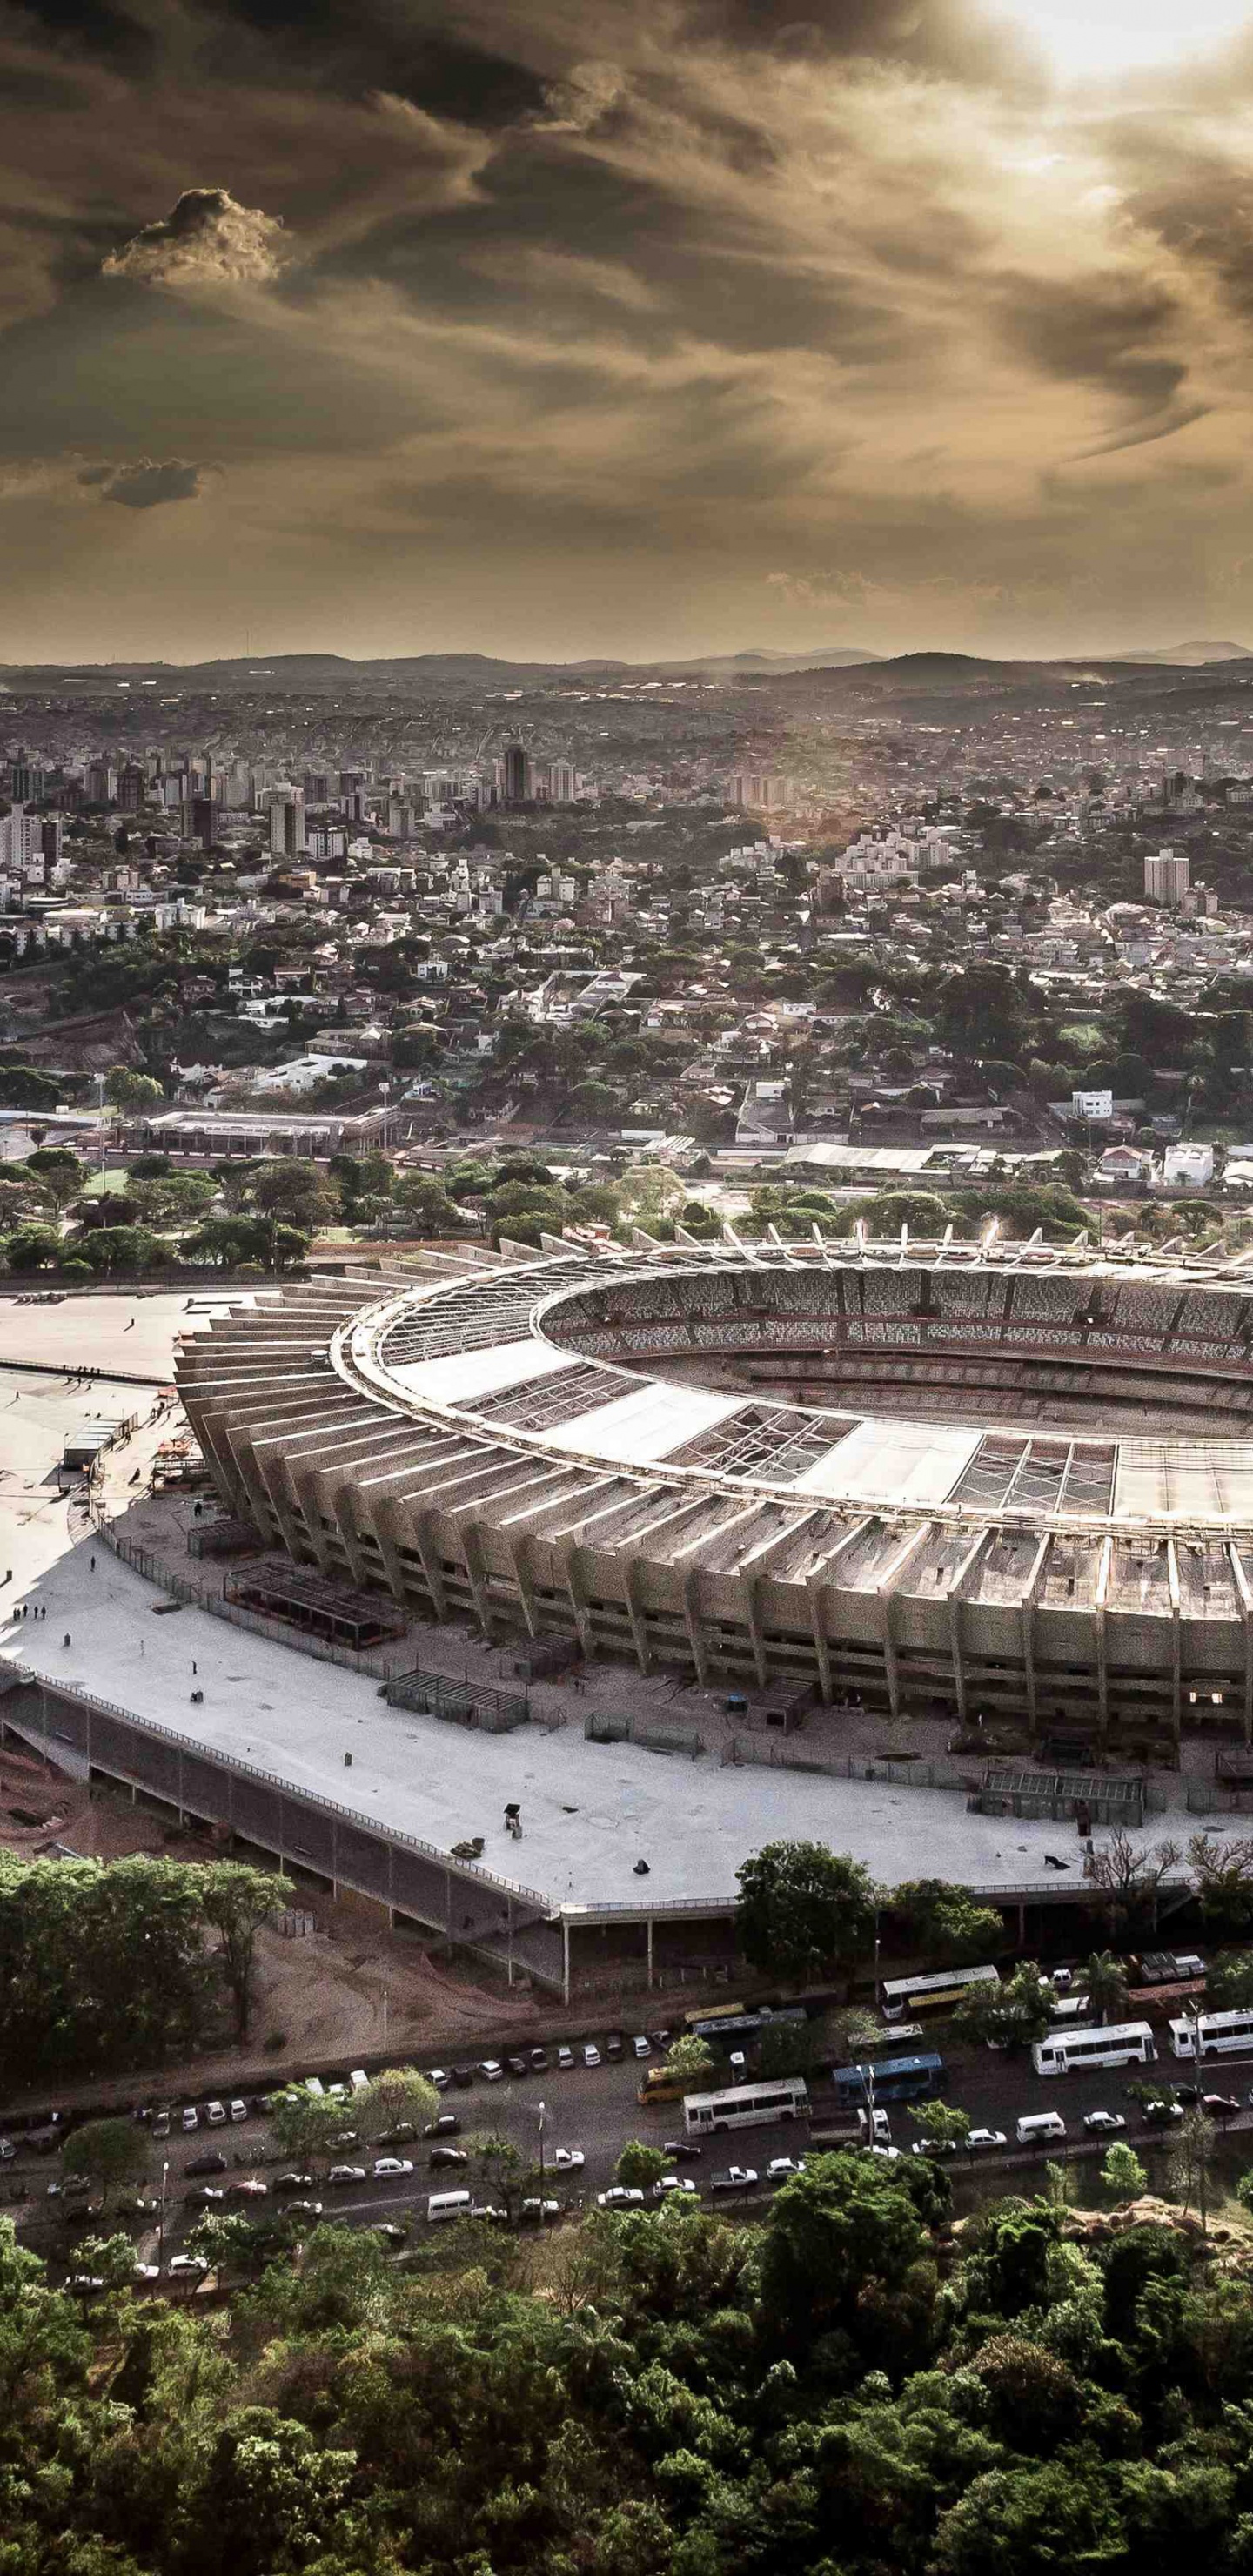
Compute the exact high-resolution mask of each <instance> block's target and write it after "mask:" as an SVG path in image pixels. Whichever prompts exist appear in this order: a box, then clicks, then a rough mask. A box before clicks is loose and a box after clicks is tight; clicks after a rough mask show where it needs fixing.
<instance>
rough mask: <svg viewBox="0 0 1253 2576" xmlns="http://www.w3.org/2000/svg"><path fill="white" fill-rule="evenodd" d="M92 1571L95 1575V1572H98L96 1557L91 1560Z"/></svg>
mask: <svg viewBox="0 0 1253 2576" xmlns="http://www.w3.org/2000/svg"><path fill="white" fill-rule="evenodd" d="M91 1570H92V1573H93V1574H94V1573H95V1571H96V1560H95V1558H94V1556H93V1558H92V1560H91Z"/></svg>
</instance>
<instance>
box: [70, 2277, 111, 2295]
mask: <svg viewBox="0 0 1253 2576" xmlns="http://www.w3.org/2000/svg"><path fill="white" fill-rule="evenodd" d="M65 2286H66V2289H67V2290H73V2292H74V2294H75V2296H76V2297H77V2298H80V2299H88V2298H91V2297H92V2295H93V2294H94V2293H95V2292H96V2291H98V2290H102V2289H103V2288H104V2282H103V2281H102V2279H101V2277H100V2274H99V2273H98V2272H71V2273H70V2274H69V2276H68V2279H67V2280H66V2284H65Z"/></svg>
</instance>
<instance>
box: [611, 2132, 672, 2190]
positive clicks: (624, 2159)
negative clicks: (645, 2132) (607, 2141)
mask: <svg viewBox="0 0 1253 2576" xmlns="http://www.w3.org/2000/svg"><path fill="white" fill-rule="evenodd" d="M665 2170H666V2157H665V2155H664V2153H663V2151H662V2149H661V2148H660V2147H649V2146H645V2145H644V2143H643V2141H642V2139H640V2138H628V2140H627V2143H626V2145H625V2146H624V2148H623V2150H622V2153H621V2155H620V2156H619V2158H618V2161H617V2163H616V2165H615V2166H614V2180H615V2182H621V2183H625V2184H626V2186H627V2189H628V2190H629V2191H651V2189H652V2187H653V2184H654V2183H655V2182H660V2180H661V2177H662V2175H663V2173H664V2172H665Z"/></svg>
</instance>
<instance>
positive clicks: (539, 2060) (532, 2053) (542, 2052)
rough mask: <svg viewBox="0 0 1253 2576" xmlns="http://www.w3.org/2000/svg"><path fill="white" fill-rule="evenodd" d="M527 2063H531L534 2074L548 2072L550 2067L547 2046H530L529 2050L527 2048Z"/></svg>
mask: <svg viewBox="0 0 1253 2576" xmlns="http://www.w3.org/2000/svg"><path fill="white" fill-rule="evenodd" d="M527 2064H528V2065H529V2067H530V2069H531V2072H532V2074H533V2075H543V2074H545V2073H546V2071H547V2067H548V2051H547V2049H546V2048H530V2049H528V2050H527Z"/></svg>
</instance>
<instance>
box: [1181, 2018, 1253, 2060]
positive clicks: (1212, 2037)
mask: <svg viewBox="0 0 1253 2576" xmlns="http://www.w3.org/2000/svg"><path fill="white" fill-rule="evenodd" d="M1198 2041H1199V2043H1200V2044H1199V2046H1198ZM1170 2044H1171V2047H1172V2048H1173V2050H1174V2052H1175V2055H1176V2057H1230V2056H1233V2055H1248V2053H1249V2052H1250V2051H1251V2050H1253V2012H1215V2013H1198V2014H1197V2015H1196V2018H1195V2020H1194V2019H1193V2016H1192V2014H1191V2013H1185V2014H1184V2015H1183V2017H1182V2018H1181V2019H1180V2020H1179V2021H1172V2023H1171V2025H1170Z"/></svg>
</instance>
